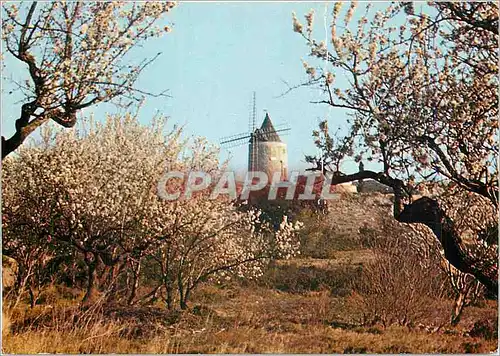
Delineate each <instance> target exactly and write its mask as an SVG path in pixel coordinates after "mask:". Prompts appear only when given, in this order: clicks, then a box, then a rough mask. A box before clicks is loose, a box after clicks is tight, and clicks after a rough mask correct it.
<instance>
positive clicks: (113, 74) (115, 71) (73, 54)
mask: <svg viewBox="0 0 500 356" xmlns="http://www.w3.org/2000/svg"><path fill="white" fill-rule="evenodd" d="M174 5H175V2H172V1H167V2H156V1H155V2H153V1H151V2H145V3H127V2H125V1H113V2H84V1H77V2H60V1H55V2H44V3H38V2H36V1H35V2H31V3H29V4H26V5H24V4H21V5H19V4H16V3H14V2H10V3H7V2H5V3H4V5H3V14H2V15H3V16H2V18H3V25H2V30H3V41H4V45H5V46H4V48H6V49H7V53H8V54H10V55H12V56H13V57H14V58H15V59H17V60H19V61H21V62H22V63H24V64H25V65H26V69H27V71H28V74H29V80H26V81H25V82H24V81H20V82H15V83H17V86H18V88H17V89H19V90H20V91H22V93H24V97H25V99H24V100H25V102H24V104H23V105H22V106H21V110H20V114H19V118H18V119H17V120H16V124H15V129H16V131H15V133H14V134H13V135H12V136H11V137H10V138H5V137H2V159H4V158H5V157H6V156H7V155H8V154H10V153H11V152H13V151H14V150H15V149H17V148H18V147H19V146H20V145H21V144H22V143H23V142H24V140H25V139H26V138H27V137H28V136H29V135H30V134H31V133H32V132H33V131H34V130H36V129H37V128H38V127H40V126H41V125H42V124H44V123H45V122H47V121H49V120H52V121H54V122H56V123H58V124H59V125H62V126H64V127H73V126H74V125H75V123H76V121H77V116H76V114H77V112H78V111H79V110H81V109H83V108H86V107H89V106H91V105H95V104H98V103H100V102H107V101H111V100H113V99H117V98H120V97H123V98H130V99H137V98H138V97H141V96H143V95H144V94H150V95H151V94H153V93H148V92H146V91H142V90H140V89H138V88H136V87H134V84H135V82H136V80H137V78H138V77H139V75H140V74H141V72H142V71H143V70H144V69H145V68H146V67H147V66H148V65H149V64H150V63H151V62H152V61H153V60H154V59H155V58H156V57H157V56H158V55H159V54H160V53H158V54H157V55H156V56H154V57H153V58H145V59H144V60H143V61H141V62H139V63H136V64H132V63H128V62H127V61H126V59H127V54H128V53H129V52H130V51H131V50H132V49H133V48H135V47H137V46H139V45H140V44H141V43H143V42H144V41H146V40H148V39H150V38H152V37H158V36H160V35H162V34H163V33H166V32H168V31H169V29H170V28H169V27H168V26H163V27H162V26H160V25H159V21H160V19H161V18H162V17H163V15H164V14H165V13H166V12H168V11H169V10H170V9H171V8H172V7H173V6H174ZM6 63H9V62H6ZM22 83H25V84H22ZM160 95H164V94H163V93H162V94H160Z"/></svg>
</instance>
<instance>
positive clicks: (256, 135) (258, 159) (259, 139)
mask: <svg viewBox="0 0 500 356" xmlns="http://www.w3.org/2000/svg"><path fill="white" fill-rule="evenodd" d="M255 121H256V104H255V93H254V94H253V110H252V113H251V115H250V120H249V126H250V130H249V132H246V133H242V134H238V135H234V136H230V137H225V138H223V139H222V140H221V142H220V144H221V146H224V147H226V148H229V147H235V146H239V145H242V144H248V171H249V172H252V171H253V172H265V173H266V174H267V177H268V179H269V181H271V180H272V178H273V175H274V174H275V173H276V172H279V174H280V178H281V180H286V179H287V178H288V154H287V147H286V143H284V142H282V141H281V138H280V136H279V135H278V132H283V133H285V132H287V131H290V128H288V127H283V126H280V127H278V128H276V127H275V126H274V125H273V123H272V121H271V118H270V117H269V113H266V117H265V118H264V122H263V123H262V126H261V127H260V128H256V122H255Z"/></svg>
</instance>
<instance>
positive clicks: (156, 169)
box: [3, 116, 181, 299]
mask: <svg viewBox="0 0 500 356" xmlns="http://www.w3.org/2000/svg"><path fill="white" fill-rule="evenodd" d="M164 124H165V120H157V122H155V124H154V125H153V127H152V128H149V129H146V128H143V127H141V126H140V125H139V124H138V123H137V122H135V120H134V118H133V117H131V116H128V117H126V118H124V119H122V118H119V117H109V118H108V120H107V122H106V123H105V124H98V123H90V124H88V125H80V127H78V128H74V129H72V130H68V131H61V130H57V132H51V130H53V127H52V126H51V127H46V128H45V129H44V130H43V136H44V141H45V142H44V143H43V144H41V145H37V146H34V147H27V148H21V149H20V151H19V155H18V157H9V158H8V159H7V160H6V161H5V162H4V176H3V186H4V194H5V197H6V198H7V197H9V199H5V200H4V204H3V209H4V210H3V211H4V214H5V215H6V217H7V221H8V222H11V223H10V224H7V225H6V226H5V227H4V241H7V243H9V241H11V240H16V241H17V240H21V241H18V243H20V244H23V237H22V236H18V229H17V228H16V224H14V222H16V221H24V222H25V223H26V224H29V226H30V228H31V230H32V232H33V233H36V234H37V236H39V239H40V245H43V243H44V240H45V241H47V240H52V241H53V243H54V244H58V245H59V246H64V247H65V248H69V249H71V250H73V251H75V252H76V253H78V254H79V255H81V256H82V257H83V261H84V262H85V265H86V266H87V274H88V286H87V294H86V296H85V299H91V297H92V294H93V291H94V289H95V288H94V287H95V284H96V282H97V276H96V273H97V272H96V270H97V269H98V268H101V267H102V266H107V267H108V270H112V271H108V272H110V273H112V272H113V273H115V272H116V267H117V266H120V265H123V264H124V263H125V262H126V257H127V256H128V254H129V253H130V252H131V251H132V249H133V248H134V247H135V246H137V244H138V243H139V242H141V241H143V238H144V237H143V236H142V235H140V231H141V226H142V225H143V223H142V219H143V218H144V217H149V216H151V214H152V212H155V211H156V210H157V208H156V205H155V202H156V201H157V200H158V199H157V196H156V190H155V184H156V179H157V177H158V176H160V175H161V174H162V172H163V170H164V169H165V166H166V165H168V164H169V162H170V161H172V160H175V159H176V157H177V154H178V152H179V151H180V149H181V145H180V141H178V137H179V134H180V131H179V129H176V130H174V131H172V132H170V133H169V134H168V135H167V136H165V135H164V130H163V127H164ZM10 212H12V214H9V213H10Z"/></svg>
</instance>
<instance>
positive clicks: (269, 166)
mask: <svg viewBox="0 0 500 356" xmlns="http://www.w3.org/2000/svg"><path fill="white" fill-rule="evenodd" d="M248 143H249V146H248V170H249V171H257V172H265V173H266V174H267V177H268V178H269V180H271V179H272V177H273V174H275V173H276V172H279V173H280V180H286V179H287V177H288V153H287V147H286V143H284V142H282V141H281V138H280V137H279V135H278V132H277V130H276V129H275V128H274V125H273V123H272V121H271V118H270V117H269V113H266V117H265V118H264V122H263V123H262V126H261V127H260V129H255V130H254V131H253V134H252V135H251V137H250V140H249V142H248Z"/></svg>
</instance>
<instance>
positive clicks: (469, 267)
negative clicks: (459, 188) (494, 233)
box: [396, 197, 498, 296]
mask: <svg viewBox="0 0 500 356" xmlns="http://www.w3.org/2000/svg"><path fill="white" fill-rule="evenodd" d="M396 219H397V220H398V221H400V222H405V223H421V224H425V225H427V226H428V227H429V228H430V229H431V230H432V231H433V233H434V235H436V237H437V239H438V240H439V242H440V243H441V246H442V247H443V250H444V255H445V258H446V259H447V260H448V261H449V262H450V263H451V264H452V265H453V266H454V267H455V268H457V269H458V270H459V271H462V272H464V273H469V274H472V275H473V276H474V277H476V279H477V280H478V281H479V282H481V283H482V284H483V285H484V286H485V287H486V288H487V289H488V291H489V292H490V293H491V294H492V295H495V296H497V295H498V255H497V254H498V252H494V250H495V248H494V247H492V248H489V249H488V248H484V247H481V246H479V247H478V248H477V249H476V250H475V251H473V250H471V249H468V248H466V247H465V246H464V244H463V242H462V239H461V238H460V236H459V234H458V232H457V231H456V230H455V227H454V224H453V221H452V220H451V219H450V218H449V217H447V216H446V214H445V212H444V211H443V210H442V209H441V208H440V207H439V204H438V202H437V201H436V200H434V199H431V198H428V197H423V198H420V199H418V200H416V201H415V202H413V203H412V204H410V205H408V206H406V207H405V209H404V210H403V212H402V213H401V214H399V215H398V216H397V217H396Z"/></svg>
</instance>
